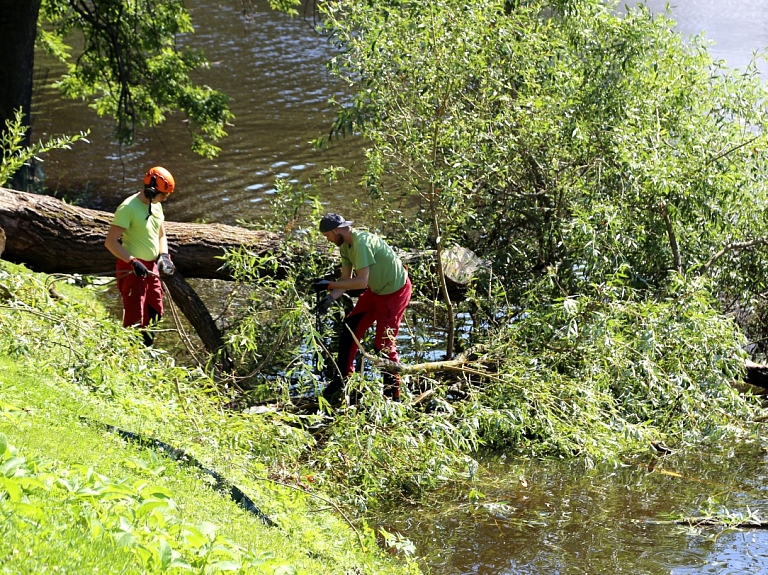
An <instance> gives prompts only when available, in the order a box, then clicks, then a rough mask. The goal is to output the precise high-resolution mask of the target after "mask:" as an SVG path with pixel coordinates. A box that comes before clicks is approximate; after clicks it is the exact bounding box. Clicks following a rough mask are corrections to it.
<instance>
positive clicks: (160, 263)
mask: <svg viewBox="0 0 768 575" xmlns="http://www.w3.org/2000/svg"><path fill="white" fill-rule="evenodd" d="M157 269H158V270H160V273H161V274H162V275H165V276H172V275H173V272H175V271H176V266H175V265H173V262H172V261H171V256H169V255H168V254H160V256H159V257H158V258H157Z"/></svg>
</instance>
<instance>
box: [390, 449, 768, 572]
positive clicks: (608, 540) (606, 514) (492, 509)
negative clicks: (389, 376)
mask: <svg viewBox="0 0 768 575" xmlns="http://www.w3.org/2000/svg"><path fill="white" fill-rule="evenodd" d="M765 464H766V460H765V453H764V452H763V450H762V449H757V448H755V447H744V446H742V447H738V448H736V447H734V448H733V449H726V450H718V451H716V452H711V453H700V454H694V455H688V456H685V455H679V454H672V455H670V456H667V457H664V458H663V459H653V458H651V457H650V456H649V457H648V458H645V459H643V460H637V461H632V462H626V463H625V464H623V465H622V466H619V467H609V468H598V469H592V470H585V469H584V468H583V467H582V466H581V465H580V464H579V463H576V462H558V461H538V462H536V461H534V462H506V461H504V460H496V461H492V462H488V463H487V464H486V467H487V471H488V472H489V474H490V475H489V477H490V478H491V479H489V480H488V481H489V484H488V485H487V486H485V487H482V480H481V483H480V485H478V486H477V488H478V489H479V490H480V491H482V493H483V496H484V497H481V498H478V499H477V500H476V501H475V502H470V501H468V497H467V495H468V494H467V493H463V494H459V495H458V496H457V497H455V499H457V500H458V501H459V503H458V504H457V503H456V501H455V500H454V501H452V502H451V503H446V504H445V505H444V506H442V507H438V508H437V509H435V508H433V509H419V508H416V507H410V508H407V509H405V510H399V511H397V512H396V513H391V514H388V515H387V517H386V519H384V520H382V522H381V524H382V525H384V527H385V528H386V529H387V530H388V531H398V532H400V533H401V534H403V535H404V536H405V537H407V538H409V539H411V540H412V541H413V542H414V543H415V544H416V547H417V553H418V554H419V555H422V556H423V557H424V561H425V563H426V564H428V565H429V573H431V574H432V575H464V574H470V573H478V574H486V575H490V574H494V575H496V574H498V575H512V574H515V575H523V574H525V575H551V574H553V573H558V574H576V573H584V574H590V575H592V574H605V575H612V574H618V573H627V574H630V573H632V574H638V573H639V574H649V575H656V574H659V575H661V574H674V575H682V574H686V575H688V574H694V573H696V574H702V573H712V574H714V573H718V574H726V573H729V574H734V575H735V574H736V573H741V574H744V573H751V574H758V573H768V533H766V532H765V530H762V529H756V530H743V531H734V530H732V531H728V530H724V529H723V528H718V527H706V528H694V527H688V526H684V525H674V524H668V523H663V521H664V520H668V519H670V516H672V515H675V516H686V517H688V516H696V515H699V514H700V513H701V511H702V510H710V511H722V507H721V506H724V507H726V508H727V509H728V510H730V511H731V512H737V511H738V512H742V513H746V512H747V510H748V509H749V510H752V511H753V512H755V511H757V512H758V515H761V516H766V515H768V501H766V486H765Z"/></svg>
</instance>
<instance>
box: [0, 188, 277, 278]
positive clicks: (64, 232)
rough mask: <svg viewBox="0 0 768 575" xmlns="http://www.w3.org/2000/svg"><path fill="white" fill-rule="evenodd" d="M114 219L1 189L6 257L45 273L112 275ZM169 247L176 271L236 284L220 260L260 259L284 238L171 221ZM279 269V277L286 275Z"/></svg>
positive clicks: (47, 198) (0, 221)
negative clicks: (235, 256) (243, 250)
mask: <svg viewBox="0 0 768 575" xmlns="http://www.w3.org/2000/svg"><path fill="white" fill-rule="evenodd" d="M111 223H112V214H111V213H109V212H103V211H99V210H91V209H88V208H80V207H77V206H72V205H69V204H66V203H64V202H62V201H61V200H58V199H56V198H52V197H50V196H40V195H37V194H28V193H25V192H18V191H15V190H8V189H5V188H0V228H2V229H4V230H5V251H4V253H3V257H4V258H5V259H7V260H10V261H15V262H18V263H23V264H25V265H28V266H29V267H30V268H32V269H34V270H35V271H38V272H43V273H79V274H84V275H89V274H100V273H109V272H111V271H113V270H114V269H115V257H114V256H113V255H112V254H111V253H109V251H108V250H107V248H106V247H104V240H105V239H106V237H107V231H108V230H109V226H110V224H111ZM165 229H166V233H167V235H168V247H169V251H170V253H171V258H172V259H173V263H174V264H175V265H176V268H177V269H178V270H179V272H181V274H182V275H183V276H185V277H187V278H209V279H211V278H215V279H224V280H231V279H232V276H231V275H230V273H229V270H227V269H225V268H223V267H222V265H223V261H222V260H221V259H220V257H221V256H223V255H224V253H225V251H227V250H230V249H234V248H237V247H240V246H247V247H248V248H249V249H250V250H252V251H253V252H254V253H256V254H257V255H265V254H267V253H272V252H274V251H275V250H276V249H277V248H278V247H279V246H280V244H281V242H282V238H280V236H278V235H277V234H274V233H272V232H266V231H260V230H248V229H245V228H240V227H237V226H227V225H223V224H187V223H179V222H170V221H166V223H165ZM283 271H284V270H283V269H281V268H278V271H277V275H278V276H279V275H280V274H281V273H283Z"/></svg>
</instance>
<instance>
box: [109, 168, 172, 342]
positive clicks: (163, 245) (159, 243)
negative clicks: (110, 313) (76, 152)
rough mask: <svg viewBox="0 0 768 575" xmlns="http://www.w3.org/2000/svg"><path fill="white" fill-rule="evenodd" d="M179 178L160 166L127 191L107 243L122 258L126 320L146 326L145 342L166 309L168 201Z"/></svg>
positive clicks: (119, 278)
mask: <svg viewBox="0 0 768 575" xmlns="http://www.w3.org/2000/svg"><path fill="white" fill-rule="evenodd" d="M175 187H176V182H175V181H174V179H173V176H172V175H171V173H170V172H169V171H168V170H166V169H165V168H163V167H160V166H155V167H154V168H150V169H149V170H148V171H147V173H146V174H144V189H143V190H142V191H140V192H137V193H135V194H133V195H131V196H130V197H128V198H127V199H126V200H125V201H124V202H123V203H122V204H120V206H119V207H118V208H117V210H116V211H115V216H114V218H113V220H112V225H111V226H110V227H109V232H107V239H106V241H105V242H104V245H105V246H106V247H107V249H108V250H109V251H110V252H112V255H114V256H115V257H116V258H117V274H116V275H117V288H118V290H119V291H120V295H121V297H122V300H123V325H124V326H125V327H129V326H134V327H138V328H140V329H141V331H142V336H143V337H144V343H145V344H146V345H151V344H152V339H153V338H152V334H151V333H149V332H147V330H146V329H145V328H146V327H147V326H148V325H149V324H150V322H156V321H159V320H160V318H161V317H162V315H163V286H162V283H161V282H160V273H164V274H167V275H171V274H173V272H174V271H175V267H174V265H173V263H172V262H171V258H170V256H169V255H168V240H167V238H166V236H165V225H164V222H165V216H164V215H163V206H162V202H164V201H165V200H166V199H168V197H169V196H170V195H171V194H172V193H173V190H174V188H175Z"/></svg>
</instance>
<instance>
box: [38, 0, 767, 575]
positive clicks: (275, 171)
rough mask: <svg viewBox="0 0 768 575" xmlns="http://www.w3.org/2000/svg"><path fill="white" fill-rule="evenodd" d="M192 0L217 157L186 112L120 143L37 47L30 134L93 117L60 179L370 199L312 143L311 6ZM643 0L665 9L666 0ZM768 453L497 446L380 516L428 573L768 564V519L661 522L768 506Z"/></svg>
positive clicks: (753, 45) (695, 17)
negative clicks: (471, 489)
mask: <svg viewBox="0 0 768 575" xmlns="http://www.w3.org/2000/svg"><path fill="white" fill-rule="evenodd" d="M246 4H247V3H246ZM187 5H188V7H189V8H190V10H191V12H192V15H193V18H194V21H195V23H196V34H194V35H193V36H192V37H190V38H185V39H184V41H185V42H189V43H192V44H194V45H195V46H196V47H200V48H203V49H204V50H205V52H206V54H207V56H208V58H209V60H210V61H211V62H212V66H211V68H210V69H209V70H207V71H205V72H204V74H203V79H204V81H205V82H207V83H208V84H210V85H211V86H215V87H216V88H218V89H221V90H222V91H224V92H225V93H227V94H229V95H230V96H231V97H232V110H233V112H234V114H235V116H236V119H235V120H234V122H233V126H232V127H231V128H230V129H229V134H230V136H229V138H227V139H226V140H225V141H223V142H222V143H221V145H222V148H223V149H222V153H221V155H220V157H219V158H217V159H215V160H205V159H202V158H199V157H197V156H195V155H193V154H192V153H191V152H189V150H188V146H189V138H188V136H187V135H186V127H185V125H184V123H183V122H182V121H181V119H180V118H171V119H170V121H169V122H168V123H167V124H166V125H164V126H163V127H162V128H158V129H156V130H151V131H147V132H143V133H141V134H139V136H138V138H137V143H136V144H135V145H133V146H129V147H122V148H121V147H119V146H117V145H116V144H115V143H114V142H113V141H112V140H111V139H110V137H109V129H110V128H109V125H110V124H109V121H107V120H103V119H99V118H98V117H96V115H95V114H94V113H93V112H92V111H90V110H88V109H87V108H84V107H83V106H82V105H81V104H76V103H71V102H66V101H62V100H61V99H60V98H59V97H58V96H57V95H56V94H55V92H54V91H53V90H52V89H50V88H45V86H44V81H43V80H44V78H45V77H46V74H48V73H50V74H51V75H53V73H54V72H55V71H56V66H55V65H54V64H52V63H51V62H50V61H48V60H46V59H44V58H40V59H39V60H38V78H39V80H40V81H39V87H38V90H37V93H36V96H35V101H34V110H33V111H34V114H35V116H34V118H35V119H34V125H33V130H34V133H33V137H34V138H35V139H38V138H43V139H44V138H46V137H48V136H52V135H59V134H65V133H76V132H77V131H79V130H81V129H86V128H89V129H90V130H91V132H92V133H91V136H90V140H91V142H92V143H91V144H90V145H84V144H82V145H81V144H77V145H75V147H74V150H73V151H71V152H66V153H59V152H57V153H53V154H51V155H50V156H48V157H46V160H45V164H44V166H45V167H44V169H45V174H46V176H47V178H48V179H47V184H48V186H49V187H50V188H51V190H52V192H54V193H57V194H59V195H66V196H68V197H72V198H76V197H79V198H82V199H84V201H85V202H86V203H87V204H88V205H90V206H92V207H97V208H101V209H106V210H112V209H113V208H114V207H115V206H116V205H117V204H118V203H119V202H120V201H121V199H122V198H123V197H124V196H126V195H127V194H129V193H131V192H133V191H135V190H136V189H138V188H139V185H140V178H141V175H142V174H143V172H144V170H146V168H147V167H149V166H150V165H155V164H161V165H164V166H166V167H168V168H169V169H170V170H171V171H172V173H173V174H174V175H175V177H176V181H177V184H178V191H179V193H178V194H174V197H173V198H172V201H169V202H167V203H166V204H165V205H164V209H165V211H166V214H167V217H168V218H169V219H172V220H178V221H196V220H197V221H208V222H223V223H230V224H232V223H236V222H237V221H238V220H242V219H245V220H252V221H258V220H259V219H261V218H268V217H269V216H270V209H271V208H270V199H271V198H272V197H273V194H274V181H275V178H284V179H287V180H289V181H291V182H292V183H294V184H295V185H297V186H312V185H314V186H317V190H318V193H319V194H320V195H321V197H322V199H323V201H324V202H325V203H326V204H327V206H328V208H329V209H332V210H338V211H343V212H345V213H350V214H353V212H352V210H353V209H354V208H352V207H351V206H352V204H353V200H354V199H355V198H357V199H359V200H361V201H364V196H363V195H362V194H361V193H359V191H358V188H357V187H356V181H357V180H358V178H359V174H360V172H361V168H360V164H361V161H362V153H361V149H360V148H361V142H359V141H354V140H353V139H351V140H348V141H341V142H339V143H337V144H334V145H332V146H331V147H329V148H328V149H326V150H324V151H322V152H320V151H316V150H314V149H313V148H312V147H311V146H310V145H309V142H310V140H312V139H314V138H317V137H320V136H323V135H325V134H326V133H327V131H328V126H329V122H330V120H331V117H332V114H331V112H330V110H329V107H328V105H327V101H328V98H329V97H331V96H334V95H335V96H337V97H341V96H343V94H342V93H341V90H340V87H339V86H338V85H337V84H334V83H333V82H331V81H330V78H329V77H328V75H327V73H326V71H325V68H324V64H325V62H326V60H327V59H328V57H329V56H330V55H331V51H330V49H329V48H328V47H326V46H325V45H324V44H323V41H322V39H321V38H319V37H318V36H317V35H316V34H315V33H314V32H313V30H312V25H311V20H309V19H301V18H294V19H291V18H288V17H286V16H284V15H280V14H276V13H273V12H271V11H269V9H268V7H267V6H266V3H265V2H256V3H254V5H253V10H252V12H251V13H249V15H248V17H247V18H246V19H243V17H242V14H241V9H242V3H240V2H235V1H231V2H229V3H210V2H205V1H203V0H189V1H188V2H187ZM648 5H649V7H650V8H651V9H652V10H653V11H656V12H658V11H662V10H664V8H665V5H666V2H665V0H650V1H649V2H648ZM672 9H673V15H674V16H675V18H676V20H677V21H678V29H679V30H680V31H681V33H682V34H683V35H685V36H690V35H693V34H698V33H700V32H702V31H706V35H707V37H708V38H710V39H711V40H712V42H713V45H712V48H711V52H712V54H713V55H714V56H715V57H717V58H721V59H724V60H725V61H726V63H727V64H728V65H729V66H730V67H737V68H743V67H744V66H746V64H747V63H748V62H749V61H750V59H751V58H752V54H753V51H755V50H762V49H763V48H764V47H765V46H768V11H766V10H765V9H764V5H763V2H762V1H759V0H731V1H729V2H727V3H725V2H722V1H716V0H679V2H677V3H672ZM764 68H765V67H764V66H762V65H761V69H764ZM342 165H343V166H347V167H349V168H350V169H351V171H350V174H349V175H348V176H347V177H345V178H342V180H341V181H340V182H339V183H337V184H335V185H333V186H329V185H327V184H325V183H323V178H322V174H321V172H322V170H323V169H324V168H326V167H328V166H342ZM766 463H767V462H766V454H765V452H764V450H763V449H762V448H761V447H760V446H758V445H754V446H741V447H739V448H738V449H736V448H731V447H729V446H721V448H720V449H718V450H715V451H713V450H707V451H702V452H701V453H696V454H690V453H688V454H671V455H668V456H666V457H663V458H661V459H653V458H650V457H649V458H645V459H643V460H636V461H627V462H624V464H622V465H620V466H617V467H609V468H600V467H598V468H595V469H589V470H588V469H584V468H582V467H581V464H580V463H579V462H552V461H533V462H514V461H511V460H507V459H504V458H495V459H492V460H489V461H487V462H486V463H485V464H484V467H483V468H484V469H485V470H486V472H487V474H486V475H485V477H484V479H483V481H481V483H480V484H479V485H478V486H476V488H477V489H479V490H480V491H482V494H483V496H482V497H479V498H477V499H476V500H475V501H470V500H469V498H468V492H467V493H461V492H458V493H451V494H448V495H447V496H446V501H445V503H443V504H434V505H433V506H430V507H429V508H425V507H419V506H413V507H409V506H406V507H401V508H399V509H396V510H391V511H389V512H388V513H387V514H386V515H385V516H382V517H381V518H380V519H379V520H378V522H379V524H380V525H381V526H384V527H386V529H387V530H388V531H397V532H400V533H402V534H403V535H404V536H405V537H407V538H409V539H410V540H411V541H413V542H414V543H415V545H416V554H417V555H418V556H420V557H423V565H424V567H425V572H429V573H431V574H432V575H465V574H471V573H474V574H481V575H513V574H515V575H517V574H520V575H522V574H525V575H552V574H606V575H610V574H619V573H632V574H653V575H656V574H659V575H661V574H674V575H689V574H691V575H692V574H720V575H725V574H734V575H735V574H745V573H749V574H758V573H768V535H766V534H765V532H764V531H763V530H759V529H756V530H743V531H738V530H724V529H723V528H714V527H695V526H694V527H692V526H685V525H676V524H668V523H659V521H660V520H664V519H667V518H669V516H670V515H681V516H695V515H698V514H699V513H700V512H702V511H703V510H714V511H722V509H723V508H725V509H728V510H729V511H730V512H733V513H737V514H738V513H742V514H748V513H749V512H750V510H751V511H753V512H754V511H756V512H757V513H758V514H759V515H762V516H766V515H768V497H766V478H767V476H768V466H767V465H766Z"/></svg>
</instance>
